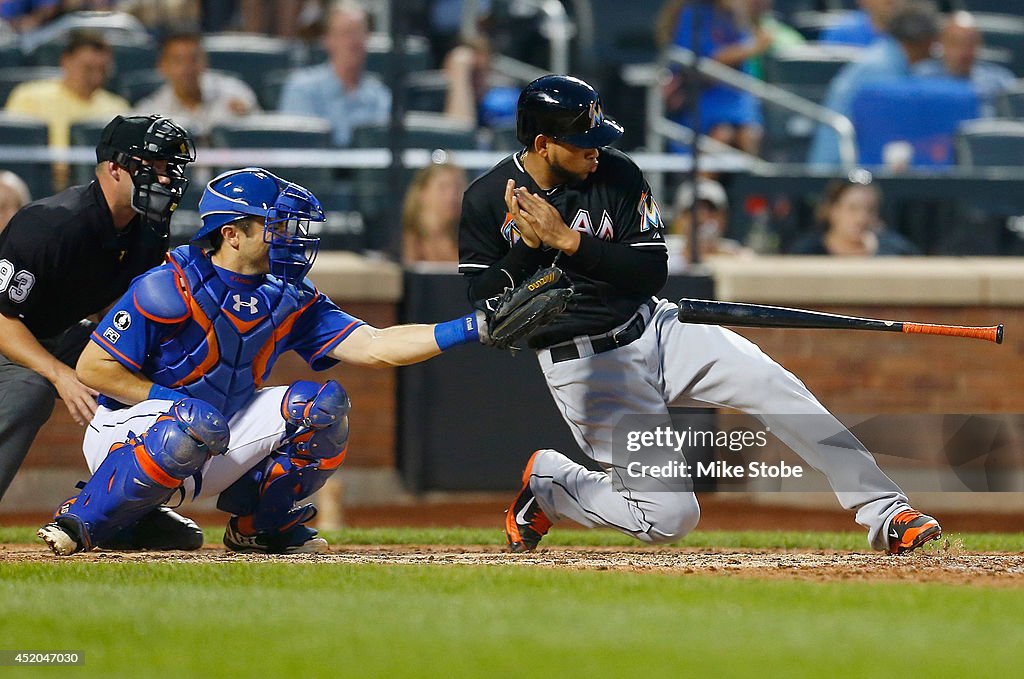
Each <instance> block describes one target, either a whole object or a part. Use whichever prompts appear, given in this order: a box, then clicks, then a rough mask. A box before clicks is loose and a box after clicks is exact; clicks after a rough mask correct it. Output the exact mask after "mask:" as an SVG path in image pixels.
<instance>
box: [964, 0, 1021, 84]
mask: <svg viewBox="0 0 1024 679" xmlns="http://www.w3.org/2000/svg"><path fill="white" fill-rule="evenodd" d="M1006 4H1007V5H1010V4H1017V3H1006ZM1022 4H1024V3H1022ZM974 18H975V20H976V21H977V24H978V30H979V31H981V34H982V37H983V39H984V42H985V47H986V48H988V49H989V50H996V51H997V53H1006V54H1008V55H1009V56H1010V63H1007V64H1004V65H1005V66H1007V67H1008V68H1009V69H1010V70H1011V71H1013V72H1014V73H1015V74H1016V75H1017V76H1018V77H1021V76H1024V16H1011V15H1008V14H982V13H979V14H975V15H974Z"/></svg>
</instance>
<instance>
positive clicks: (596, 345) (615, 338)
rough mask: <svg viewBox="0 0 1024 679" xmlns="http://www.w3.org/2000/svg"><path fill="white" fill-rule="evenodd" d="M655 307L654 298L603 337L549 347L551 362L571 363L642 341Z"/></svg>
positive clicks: (575, 340)
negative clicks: (574, 360)
mask: <svg viewBox="0 0 1024 679" xmlns="http://www.w3.org/2000/svg"><path fill="white" fill-rule="evenodd" d="M654 306H655V301H654V299H653V298H652V299H649V300H647V301H646V302H644V303H643V304H642V305H640V308H639V309H638V310H637V312H636V313H635V314H633V317H632V318H631V319H629V320H628V321H626V323H624V324H623V325H620V326H619V327H618V328H615V329H614V330H611V331H610V332H606V333H605V334H603V335H594V336H590V335H580V336H579V337H574V338H572V339H571V340H569V341H568V342H563V343H561V344H556V345H554V346H553V347H548V352H549V355H550V356H551V362H552V363H561V362H562V361H571V360H573V359H577V358H581V357H584V356H593V355H595V354H603V353H604V352H606V351H611V350H612V349H618V348H619V347H624V346H626V345H627V344H629V343H630V342H635V341H636V340H638V339H640V335H643V334H644V329H645V328H647V322H648V320H649V319H650V317H651V314H652V313H653V311H654Z"/></svg>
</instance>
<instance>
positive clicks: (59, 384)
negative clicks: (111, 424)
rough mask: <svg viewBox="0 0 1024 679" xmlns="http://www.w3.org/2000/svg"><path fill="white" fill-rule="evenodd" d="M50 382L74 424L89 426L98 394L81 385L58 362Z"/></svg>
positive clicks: (74, 376) (67, 368)
mask: <svg viewBox="0 0 1024 679" xmlns="http://www.w3.org/2000/svg"><path fill="white" fill-rule="evenodd" d="M51 381H52V382H53V386H54V388H56V389H57V393H58V394H59V395H60V398H61V400H62V401H64V405H66V406H67V407H68V412H69V413H71V417H72V418H74V420H75V422H77V423H78V424H80V425H83V426H84V425H86V424H89V422H90V420H92V416H93V415H95V414H96V397H97V396H99V392H98V391H96V390H95V389H91V388H89V387H87V386H85V385H84V384H82V383H81V382H80V381H79V379H78V375H76V374H75V371H74V370H73V369H72V368H69V367H67V366H66V365H64V364H63V363H59V362H58V365H57V367H56V368H54V375H53V379H52V380H51Z"/></svg>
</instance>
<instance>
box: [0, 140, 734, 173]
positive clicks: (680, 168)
mask: <svg viewBox="0 0 1024 679" xmlns="http://www.w3.org/2000/svg"><path fill="white" fill-rule="evenodd" d="M438 152H439V151H438V149H422V148H419V149H418V148H408V149H405V150H404V151H403V153H402V164H403V165H404V166H405V167H409V168H420V167H425V166H427V165H430V164H431V163H432V162H435V161H434V154H435V153H438ZM443 153H445V154H447V158H448V159H450V160H451V161H452V162H455V163H457V164H458V165H461V166H462V167H464V168H466V169H469V170H486V169H488V168H490V167H492V166H493V165H495V164H496V163H498V162H499V161H501V160H502V159H503V158H505V157H506V156H508V155H509V153H511V151H447V150H446V151H443ZM196 156H197V158H196V162H195V163H194V165H195V166H197V167H247V166H272V167H286V168H289V167H294V168H304V167H323V168H338V169H357V168H369V169H383V168H387V167H390V165H391V151H390V150H389V149H386V148H367V149H307V148H290V149H283V148H266V149H258V148H249V149H225V148H209V147H201V148H199V149H197V151H196ZM630 156H631V157H632V158H633V159H634V160H635V161H636V162H637V164H638V165H639V166H640V167H641V168H643V169H644V170H645V171H648V172H686V171H688V170H689V169H690V164H691V162H692V158H691V157H690V156H685V155H679V154H675V153H631V154H630ZM12 162H18V163H68V164H78V165H91V164H95V162H96V149H94V148H93V147H91V146H72V147H69V148H49V147H45V146H11V145H4V144H0V164H3V163H12ZM704 163H706V164H704ZM701 167H702V169H707V170H714V171H718V172H736V171H740V170H745V169H748V166H747V163H746V162H745V160H744V159H743V158H741V157H738V154H736V155H730V156H722V157H719V158H707V159H705V160H704V161H702V166H701Z"/></svg>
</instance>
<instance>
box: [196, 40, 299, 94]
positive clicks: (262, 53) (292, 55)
mask: <svg viewBox="0 0 1024 679" xmlns="http://www.w3.org/2000/svg"><path fill="white" fill-rule="evenodd" d="M203 48H204V49H205V50H206V54H207V57H208V58H209V63H210V68H212V69H216V70H218V71H226V72H228V73H233V74H235V75H237V76H238V77H239V78H241V79H242V80H244V81H245V82H247V83H248V84H249V86H250V87H252V88H253V90H255V91H257V92H258V91H260V89H261V88H262V87H263V84H264V79H265V78H266V76H267V75H268V74H270V73H273V72H275V71H279V70H281V69H286V68H291V67H292V66H294V65H295V64H297V63H298V54H299V47H298V45H296V43H294V42H292V41H290V40H285V39H283V38H273V37H269V36H265V35H253V34H250V33H217V34H213V35H207V36H205V37H204V38H203Z"/></svg>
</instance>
